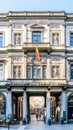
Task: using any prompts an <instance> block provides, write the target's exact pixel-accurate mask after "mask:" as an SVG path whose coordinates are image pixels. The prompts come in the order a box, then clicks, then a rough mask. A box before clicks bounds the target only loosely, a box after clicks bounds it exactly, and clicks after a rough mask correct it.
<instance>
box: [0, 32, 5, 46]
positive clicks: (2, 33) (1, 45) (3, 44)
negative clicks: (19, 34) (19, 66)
mask: <svg viewBox="0 0 73 130" xmlns="http://www.w3.org/2000/svg"><path fill="white" fill-rule="evenodd" d="M0 34H2V45H1V46H0V47H3V46H4V45H5V44H4V32H3V31H0Z"/></svg>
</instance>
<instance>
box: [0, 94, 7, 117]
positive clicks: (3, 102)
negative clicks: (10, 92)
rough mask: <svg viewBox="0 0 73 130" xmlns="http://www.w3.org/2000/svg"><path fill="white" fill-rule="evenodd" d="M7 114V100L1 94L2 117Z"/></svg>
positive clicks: (0, 112) (0, 113)
mask: <svg viewBox="0 0 73 130" xmlns="http://www.w3.org/2000/svg"><path fill="white" fill-rule="evenodd" d="M5 113H6V100H5V96H4V95H3V94H2V93H0V115H5Z"/></svg>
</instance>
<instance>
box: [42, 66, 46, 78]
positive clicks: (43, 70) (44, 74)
mask: <svg viewBox="0 0 73 130" xmlns="http://www.w3.org/2000/svg"><path fill="white" fill-rule="evenodd" d="M42 78H43V79H45V78H46V65H44V66H42Z"/></svg>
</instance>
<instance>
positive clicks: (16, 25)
mask: <svg viewBox="0 0 73 130" xmlns="http://www.w3.org/2000/svg"><path fill="white" fill-rule="evenodd" d="M13 28H14V29H21V28H22V24H14V25H13Z"/></svg>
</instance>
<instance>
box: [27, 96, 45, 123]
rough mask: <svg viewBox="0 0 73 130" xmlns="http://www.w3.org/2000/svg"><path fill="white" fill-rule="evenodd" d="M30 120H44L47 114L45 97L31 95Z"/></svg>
mask: <svg viewBox="0 0 73 130" xmlns="http://www.w3.org/2000/svg"><path fill="white" fill-rule="evenodd" d="M29 112H30V122H31V123H33V122H34V123H36V122H38V123H39V122H43V121H44V114H45V97H44V96H30V97H29Z"/></svg>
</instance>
